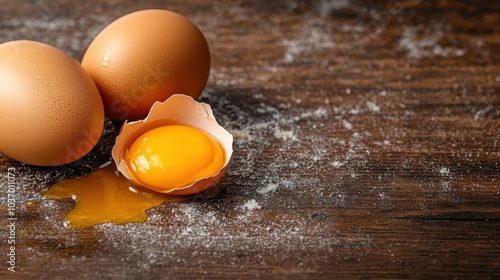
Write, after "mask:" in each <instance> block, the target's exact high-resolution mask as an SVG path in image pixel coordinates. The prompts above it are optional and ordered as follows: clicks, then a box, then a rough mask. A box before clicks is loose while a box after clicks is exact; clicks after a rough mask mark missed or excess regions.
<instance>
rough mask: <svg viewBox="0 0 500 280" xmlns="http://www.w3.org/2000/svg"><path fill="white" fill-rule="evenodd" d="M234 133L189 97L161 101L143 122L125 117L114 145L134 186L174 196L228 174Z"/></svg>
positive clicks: (205, 186) (122, 169) (121, 168)
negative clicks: (131, 120) (129, 120)
mask: <svg viewBox="0 0 500 280" xmlns="http://www.w3.org/2000/svg"><path fill="white" fill-rule="evenodd" d="M232 145H233V136H232V135H231V134H230V133H229V132H228V131H227V130H226V129H224V128H223V127H222V126H221V125H219V124H218V123H217V121H216V120H215V117H214V115H213V112H212V109H211V108H210V106H209V105H208V104H205V103H200V102H197V101H195V100H194V99H193V98H192V97H190V96H187V95H181V94H176V95H172V96H171V97H170V98H169V99H167V100H166V101H165V102H156V103H154V104H153V106H152V107H151V110H150V112H149V114H148V116H147V117H146V118H145V119H144V120H140V121H134V122H130V123H128V122H127V121H125V123H124V124H123V126H122V128H121V131H120V134H119V135H118V136H117V138H116V142H115V145H114V146H113V150H112V156H113V160H114V161H115V163H116V166H117V168H118V171H119V172H121V173H122V174H123V176H125V177H126V178H127V179H129V180H130V181H132V182H134V183H135V184H137V185H139V186H142V187H145V188H149V189H151V190H154V191H157V192H161V193H169V194H174V195H189V194H195V193H199V192H202V191H204V190H206V189H208V188H210V187H211V186H213V185H215V184H216V183H217V182H218V181H219V180H220V179H221V177H222V176H223V175H224V173H225V171H226V169H227V165H228V163H229V161H230V159H231V155H232V152H233V149H232Z"/></svg>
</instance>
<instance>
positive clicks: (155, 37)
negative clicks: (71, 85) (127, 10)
mask: <svg viewBox="0 0 500 280" xmlns="http://www.w3.org/2000/svg"><path fill="white" fill-rule="evenodd" d="M82 66H83V67H84V68H85V69H86V70H87V72H88V73H89V74H90V75H91V76H92V78H93V79H94V81H95V82H96V84H97V86H98V88H99V91H100V93H101V95H102V99H103V103H104V107H105V111H106V115H107V116H108V117H110V118H111V119H113V120H125V119H127V120H138V119H143V118H144V117H146V115H147V114H148V112H149V109H150V108H151V106H152V105H153V103H154V102H156V101H165V100H166V99H168V97H170V96H171V95H173V94H185V95H189V96H191V97H193V98H195V99H196V98H198V97H199V95H200V94H201V92H202V91H203V89H204V87H205V85H206V83H207V80H208V76H209V72H210V52H209V47H208V43H207V41H206V39H205V37H204V36H203V34H202V33H201V31H200V30H199V29H198V27H196V25H194V24H193V23H192V22H191V21H189V20H188V19H187V18H186V17H184V16H182V15H180V14H177V13H175V12H171V11H166V10H143V11H137V12H134V13H131V14H128V15H125V16H123V17H121V18H119V19H117V20H116V21H114V22H112V23H111V24H109V25H108V26H107V27H106V28H105V29H103V30H102V31H101V32H100V33H99V34H98V35H97V37H96V38H95V39H94V40H93V41H92V43H91V44H90V46H89V47H88V49H87V51H86V52H85V55H84V57H83V60H82Z"/></svg>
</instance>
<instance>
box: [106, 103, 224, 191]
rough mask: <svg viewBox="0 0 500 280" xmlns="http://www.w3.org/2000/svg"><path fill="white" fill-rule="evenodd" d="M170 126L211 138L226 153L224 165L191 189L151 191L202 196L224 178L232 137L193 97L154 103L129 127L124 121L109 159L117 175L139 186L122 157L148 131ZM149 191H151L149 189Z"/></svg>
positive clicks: (208, 106) (203, 104)
mask: <svg viewBox="0 0 500 280" xmlns="http://www.w3.org/2000/svg"><path fill="white" fill-rule="evenodd" d="M171 124H179V125H186V126H191V127H195V128H197V129H200V130H202V131H204V132H205V133H207V134H209V135H210V136H212V137H213V138H214V139H215V140H216V141H217V142H219V144H220V145H221V146H222V149H223V150H224V153H225V161H224V164H223V166H222V167H221V168H220V169H219V171H218V172H217V173H216V174H213V175H212V176H210V177H206V178H199V179H198V180H197V181H195V182H194V183H192V184H190V185H186V186H182V187H178V188H174V189H170V190H168V191H165V190H164V189H153V190H154V191H158V192H164V193H169V194H173V195H189V194H195V193H199V192H202V191H204V190H206V189H208V188H210V187H211V186H213V185H215V184H216V183H217V182H218V181H219V180H220V179H221V177H222V176H223V175H224V173H225V171H226V169H227V165H228V163H229V161H230V159H231V155H232V153H233V148H232V146H233V136H232V135H231V134H230V133H229V132H228V131H227V130H226V129H224V128H223V127H222V126H221V125H219V124H218V123H217V121H216V119H215V117H214V115H213V112H212V109H211V108H210V105H208V104H206V103H201V102H197V101H195V100H194V99H193V98H192V97H190V96H187V95H182V94H175V95H172V96H171V97H170V98H169V99H167V100H166V101H164V102H156V103H154V104H153V106H152V107H151V110H150V112H149V114H148V116H147V117H146V118H145V119H143V120H139V121H134V122H130V123H129V122H127V121H125V123H124V124H123V126H122V129H121V131H120V134H119V135H118V136H117V138H116V142H115V145H114V146H113V149H112V157H113V160H114V161H115V164H116V166H117V169H118V171H119V172H120V173H122V174H123V176H125V177H126V178H127V179H129V180H130V181H132V182H134V183H135V184H137V185H141V184H140V183H139V180H137V179H136V178H134V174H133V172H131V171H130V170H129V167H128V165H127V163H126V162H125V160H124V154H125V152H126V151H127V149H128V148H129V147H130V146H131V145H132V143H133V142H134V141H135V140H136V139H137V138H138V137H139V136H141V135H142V134H144V133H146V132H147V131H149V130H151V129H154V128H157V127H160V126H165V125H171ZM143 187H147V186H143ZM148 188H151V186H149V187H148Z"/></svg>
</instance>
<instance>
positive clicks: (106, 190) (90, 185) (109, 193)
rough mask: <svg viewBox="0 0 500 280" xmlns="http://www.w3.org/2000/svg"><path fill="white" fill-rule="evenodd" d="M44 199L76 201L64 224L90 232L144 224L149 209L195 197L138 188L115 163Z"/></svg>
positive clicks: (58, 185) (68, 181)
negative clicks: (112, 225) (97, 227)
mask: <svg viewBox="0 0 500 280" xmlns="http://www.w3.org/2000/svg"><path fill="white" fill-rule="evenodd" d="M43 197H44V198H48V199H67V198H72V199H73V200H76V205H75V207H74V208H73V210H71V211H70V212H69V213H68V214H67V215H66V217H65V222H64V224H65V225H68V226H70V227H73V228H87V227H91V226H94V225H97V224H103V223H115V224H126V223H143V222H145V221H146V220H147V214H146V211H147V210H148V209H150V208H153V207H156V206H159V205H161V204H163V203H165V202H176V201H184V200H188V199H192V198H193V197H194V196H193V195H190V196H174V195H167V194H162V193H157V192H153V191H150V190H147V189H144V188H141V187H138V186H135V185H134V184H132V183H131V182H130V181H129V180H127V179H126V178H125V177H124V176H122V175H121V174H119V172H118V171H117V170H116V165H115V164H114V163H110V164H108V165H107V166H105V167H103V168H100V169H97V170H95V171H93V172H91V173H89V174H87V175H84V176H81V177H77V178H72V179H66V180H63V181H61V182H59V183H56V184H55V185H53V186H52V187H51V188H50V189H49V190H48V191H47V192H45V193H44V195H43Z"/></svg>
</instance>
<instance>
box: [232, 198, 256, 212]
mask: <svg viewBox="0 0 500 280" xmlns="http://www.w3.org/2000/svg"><path fill="white" fill-rule="evenodd" d="M236 208H239V209H245V210H250V211H252V210H258V209H261V208H262V206H260V204H259V203H258V202H257V201H256V200H255V199H250V200H249V201H247V202H245V204H243V205H241V206H238V207H236Z"/></svg>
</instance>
